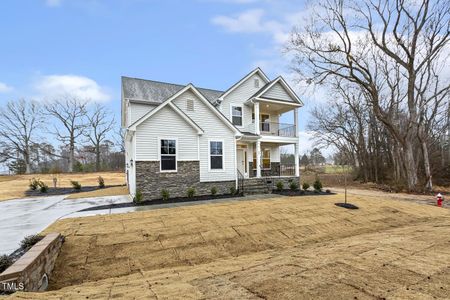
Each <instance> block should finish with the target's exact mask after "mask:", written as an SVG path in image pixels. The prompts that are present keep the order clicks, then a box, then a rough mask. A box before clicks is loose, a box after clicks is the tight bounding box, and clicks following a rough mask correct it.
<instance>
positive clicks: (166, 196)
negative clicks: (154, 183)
mask: <svg viewBox="0 0 450 300" xmlns="http://www.w3.org/2000/svg"><path fill="white" fill-rule="evenodd" d="M161 197H162V199H163V200H164V201H167V200H169V197H170V193H169V191H168V190H166V189H162V190H161Z"/></svg>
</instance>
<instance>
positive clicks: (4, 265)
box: [0, 254, 13, 273]
mask: <svg viewBox="0 0 450 300" xmlns="http://www.w3.org/2000/svg"><path fill="white" fill-rule="evenodd" d="M12 264H13V260H12V259H11V257H9V255H6V254H4V255H1V256H0V273H2V272H3V271H5V270H6V269H8V268H9V266H11V265H12Z"/></svg>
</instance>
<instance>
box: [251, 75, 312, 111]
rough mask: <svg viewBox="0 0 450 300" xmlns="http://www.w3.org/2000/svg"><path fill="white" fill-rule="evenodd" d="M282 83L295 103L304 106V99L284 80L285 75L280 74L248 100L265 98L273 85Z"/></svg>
mask: <svg viewBox="0 0 450 300" xmlns="http://www.w3.org/2000/svg"><path fill="white" fill-rule="evenodd" d="M277 83H279V84H281V86H282V87H283V88H284V89H285V90H286V92H287V93H288V94H289V96H291V97H292V99H293V100H294V101H295V102H294V103H298V104H300V105H301V106H303V102H302V100H300V98H299V97H298V96H297V94H296V93H295V92H294V91H293V90H292V88H291V87H290V86H289V84H287V82H286V81H285V80H284V78H283V77H281V76H278V77H277V78H275V79H274V80H272V81H270V82H268V83H267V84H266V85H265V86H263V87H262V88H261V89H260V90H258V91H257V92H256V93H255V94H253V95H252V96H251V97H250V98H249V99H248V100H247V101H251V100H252V99H255V98H256V99H265V97H264V94H265V93H267V92H268V91H269V90H270V88H271V87H273V86H274V85H275V84H277ZM267 99H269V100H277V101H283V100H278V99H270V98H267ZM285 102H286V101H285Z"/></svg>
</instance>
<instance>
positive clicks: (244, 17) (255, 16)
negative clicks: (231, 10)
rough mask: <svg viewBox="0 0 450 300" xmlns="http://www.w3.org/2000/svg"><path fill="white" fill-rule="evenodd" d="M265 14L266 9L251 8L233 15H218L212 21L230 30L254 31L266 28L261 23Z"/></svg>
mask: <svg viewBox="0 0 450 300" xmlns="http://www.w3.org/2000/svg"><path fill="white" fill-rule="evenodd" d="M263 15H264V10H262V9H251V10H247V11H245V12H242V13H240V14H238V15H235V16H231V17H229V16H216V17H214V18H213V19H212V20H211V21H212V23H213V24H215V25H218V26H221V27H223V28H224V29H225V30H226V31H229V32H242V33H254V32H261V31H263V30H264V26H263V24H262V23H261V18H262V16H263Z"/></svg>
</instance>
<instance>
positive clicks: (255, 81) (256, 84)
mask: <svg viewBox="0 0 450 300" xmlns="http://www.w3.org/2000/svg"><path fill="white" fill-rule="evenodd" d="M253 83H254V85H255V88H258V89H259V79H258V78H255V79H254V80H253Z"/></svg>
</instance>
